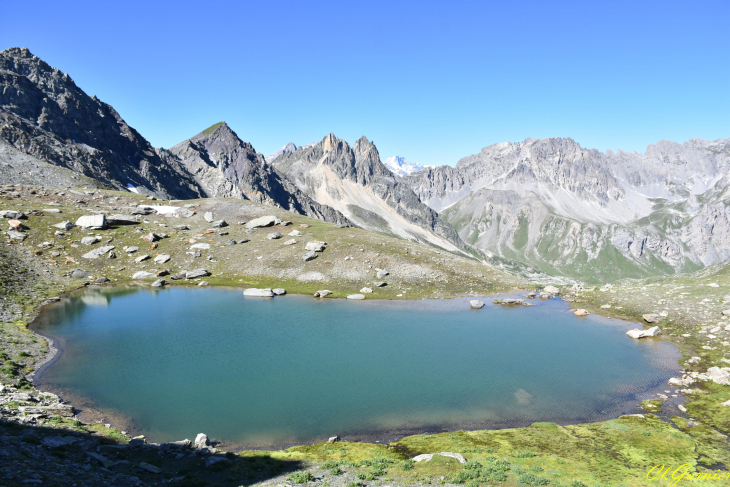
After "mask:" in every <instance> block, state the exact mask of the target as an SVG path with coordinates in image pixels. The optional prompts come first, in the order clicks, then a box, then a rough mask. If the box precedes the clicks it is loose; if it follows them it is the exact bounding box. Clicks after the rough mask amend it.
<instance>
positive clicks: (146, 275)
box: [132, 271, 157, 280]
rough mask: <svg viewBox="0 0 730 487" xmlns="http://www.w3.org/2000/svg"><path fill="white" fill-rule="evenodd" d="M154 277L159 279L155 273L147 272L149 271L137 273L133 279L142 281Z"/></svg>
mask: <svg viewBox="0 0 730 487" xmlns="http://www.w3.org/2000/svg"><path fill="white" fill-rule="evenodd" d="M154 277H157V274H155V273H153V272H147V271H137V272H135V273H134V275H133V276H132V279H135V280H140V279H152V278H154Z"/></svg>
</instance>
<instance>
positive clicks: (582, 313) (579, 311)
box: [573, 309, 590, 316]
mask: <svg viewBox="0 0 730 487" xmlns="http://www.w3.org/2000/svg"><path fill="white" fill-rule="evenodd" d="M573 314H574V315H575V316H588V315H589V314H590V313H589V312H588V311H586V310H584V309H577V310H575V311H573Z"/></svg>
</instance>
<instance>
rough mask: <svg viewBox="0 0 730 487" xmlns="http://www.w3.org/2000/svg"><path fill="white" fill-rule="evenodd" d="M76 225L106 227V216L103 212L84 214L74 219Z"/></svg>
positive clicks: (93, 227)
mask: <svg viewBox="0 0 730 487" xmlns="http://www.w3.org/2000/svg"><path fill="white" fill-rule="evenodd" d="M76 226H79V227H82V228H91V229H94V230H100V229H102V228H105V227H106V217H105V216H104V215H103V214H99V215H84V216H82V217H79V219H78V220H76Z"/></svg>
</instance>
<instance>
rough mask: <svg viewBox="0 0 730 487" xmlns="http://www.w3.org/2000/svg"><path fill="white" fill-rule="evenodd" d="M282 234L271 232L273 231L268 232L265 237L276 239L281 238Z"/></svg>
mask: <svg viewBox="0 0 730 487" xmlns="http://www.w3.org/2000/svg"><path fill="white" fill-rule="evenodd" d="M283 236H284V235H282V234H281V233H279V232H273V233H270V234H268V235H267V236H266V238H268V239H269V240H276V239H279V238H281V237H283Z"/></svg>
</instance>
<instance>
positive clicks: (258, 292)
mask: <svg viewBox="0 0 730 487" xmlns="http://www.w3.org/2000/svg"><path fill="white" fill-rule="evenodd" d="M243 295H244V296H252V297H259V298H273V297H274V292H273V291H272V290H271V289H268V288H267V289H257V288H255V287H252V288H248V289H244V290H243Z"/></svg>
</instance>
